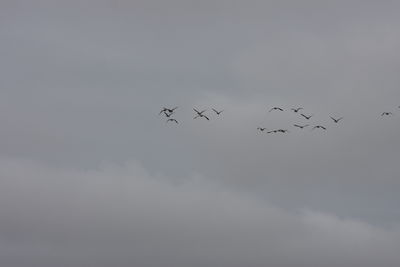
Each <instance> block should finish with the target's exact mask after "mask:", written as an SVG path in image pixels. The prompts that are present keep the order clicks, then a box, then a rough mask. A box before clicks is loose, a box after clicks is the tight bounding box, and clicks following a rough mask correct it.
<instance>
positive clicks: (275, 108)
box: [269, 107, 283, 112]
mask: <svg viewBox="0 0 400 267" xmlns="http://www.w3.org/2000/svg"><path fill="white" fill-rule="evenodd" d="M273 110H279V111H283V109H281V108H279V107H273V108H271V109H270V110H269V112H271V111H273Z"/></svg>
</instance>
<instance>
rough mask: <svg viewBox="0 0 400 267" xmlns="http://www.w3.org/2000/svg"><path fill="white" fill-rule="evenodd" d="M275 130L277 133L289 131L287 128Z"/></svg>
mask: <svg viewBox="0 0 400 267" xmlns="http://www.w3.org/2000/svg"><path fill="white" fill-rule="evenodd" d="M276 131H277V132H279V133H288V132H289V130H284V129H278V130H276Z"/></svg>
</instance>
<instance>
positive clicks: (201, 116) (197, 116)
mask: <svg viewBox="0 0 400 267" xmlns="http://www.w3.org/2000/svg"><path fill="white" fill-rule="evenodd" d="M199 117H200V118H205V119H206V120H208V121H209V120H210V119H209V118H208V117H207V116H206V115H203V114H201V115H196V117H194V118H193V119H197V118H199Z"/></svg>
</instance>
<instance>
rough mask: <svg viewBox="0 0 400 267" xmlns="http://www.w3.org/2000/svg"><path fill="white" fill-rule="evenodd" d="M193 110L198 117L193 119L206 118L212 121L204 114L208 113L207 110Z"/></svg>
mask: <svg viewBox="0 0 400 267" xmlns="http://www.w3.org/2000/svg"><path fill="white" fill-rule="evenodd" d="M193 110H194V111H195V112H196V113H197V115H196V116H195V117H194V118H193V119H196V118H198V117H200V118H205V119H207V120H208V121H209V120H210V119H209V118H208V117H207V116H206V115H204V114H203V113H204V112H206V109H205V110H202V111H198V110H197V109H195V108H193Z"/></svg>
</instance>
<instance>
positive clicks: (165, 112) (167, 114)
mask: <svg viewBox="0 0 400 267" xmlns="http://www.w3.org/2000/svg"><path fill="white" fill-rule="evenodd" d="M164 114H165V116H166V117H167V118H169V117H171V116H172V114H173V113H167V111H164Z"/></svg>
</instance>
